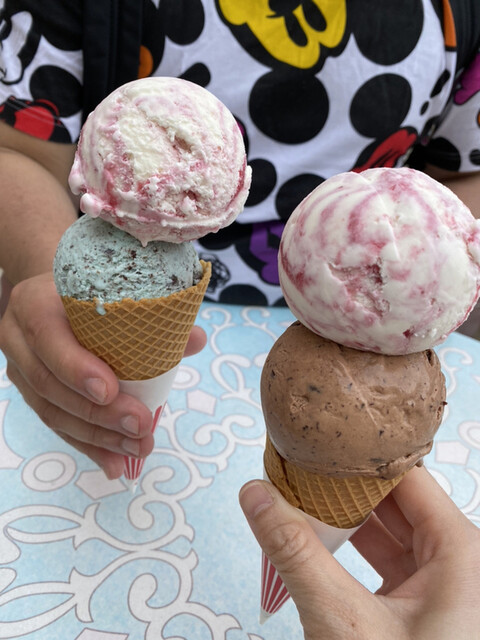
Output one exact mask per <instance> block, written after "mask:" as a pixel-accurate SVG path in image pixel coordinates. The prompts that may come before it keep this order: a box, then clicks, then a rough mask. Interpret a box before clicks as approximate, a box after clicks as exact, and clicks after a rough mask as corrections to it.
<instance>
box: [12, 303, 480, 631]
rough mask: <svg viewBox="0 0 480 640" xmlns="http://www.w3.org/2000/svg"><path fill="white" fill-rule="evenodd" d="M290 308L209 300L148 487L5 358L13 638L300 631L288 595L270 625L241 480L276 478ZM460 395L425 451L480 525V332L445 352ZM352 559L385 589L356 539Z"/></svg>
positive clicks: (151, 461) (163, 426)
mask: <svg viewBox="0 0 480 640" xmlns="http://www.w3.org/2000/svg"><path fill="white" fill-rule="evenodd" d="M292 320H293V317H292V315H291V313H290V312H289V311H288V310H287V309H280V308H279V309H273V308H269V309H267V308H262V307H248V308H242V307H235V306H225V305H222V306H219V305H216V304H213V303H204V304H203V305H202V307H201V310H200V313H199V316H198V319H197V323H198V324H199V325H200V326H202V327H203V328H204V329H205V331H206V332H207V335H208V344H207V347H206V348H205V349H204V350H203V351H202V353H201V354H198V355H196V356H194V357H191V358H188V359H185V360H184V361H183V363H182V364H181V366H180V370H179V374H178V376H177V378H176V381H175V383H174V387H173V389H172V391H171V393H170V396H169V400H168V404H167V406H166V408H165V410H164V413H163V417H162V420H161V423H160V425H159V427H158V428H157V432H156V447H155V450H154V452H153V453H152V455H151V456H150V457H149V458H148V459H147V461H146V463H145V467H144V471H143V474H142V478H141V483H140V485H139V487H138V488H137V491H136V493H135V494H133V495H132V493H131V492H130V491H129V490H127V488H126V486H125V485H124V483H123V482H122V481H121V480H116V481H107V480H106V479H105V478H104V476H103V474H102V473H101V472H100V471H98V470H97V469H96V467H95V465H94V464H93V463H91V462H90V461H89V460H88V459H86V458H85V457H83V456H81V455H80V454H77V453H76V452H75V451H74V450H73V449H71V448H70V447H69V446H68V445H66V444H65V443H64V442H63V441H62V440H60V439H59V438H57V437H56V436H55V435H54V434H53V433H51V432H50V431H49V430H48V429H47V428H46V427H45V426H44V425H43V424H42V423H41V422H40V420H39V419H38V418H37V416H36V415H35V414H34V413H33V412H32V411H31V410H30V409H29V408H28V407H27V406H26V404H25V403H24V402H23V400H22V398H21V396H20V394H19V393H18V392H17V390H16V389H15V387H14V386H13V385H12V384H11V383H10V382H9V380H8V379H7V378H6V375H5V366H6V363H5V358H4V357H3V355H2V354H1V353H0V482H1V486H2V488H3V491H2V499H1V503H0V522H1V526H0V638H25V639H28V640H33V639H34V640H55V639H57V638H58V639H61V640H159V639H160V638H171V639H172V640H180V639H187V640H220V639H226V640H262V639H264V640H281V639H283V638H285V639H288V640H296V639H297V638H298V639H300V638H303V634H302V630H301V626H300V623H299V620H298V615H297V612H296V609H295V606H294V605H293V603H292V602H291V601H289V602H288V603H287V604H286V605H285V606H284V607H283V609H282V610H281V611H280V612H279V613H277V614H276V615H274V616H273V617H272V618H270V619H269V620H268V621H267V622H266V623H265V624H264V625H260V624H259V596H260V558H261V554H260V549H259V547H258V546H257V544H256V542H255V540H254V538H253V535H252V534H251V532H250V529H249V528H248V526H247V524H246V522H245V520H244V517H243V514H242V512H241V510H240V507H239V505H238V500H237V496H238V491H239V489H240V487H241V486H242V485H243V484H244V483H245V482H246V481H248V480H250V479H252V478H256V477H261V476H262V470H263V465H262V454H263V443H264V432H265V426H264V422H263V418H262V414H261V409H260V394H259V378H260V373H261V368H262V366H263V363H264V360H265V357H266V354H267V353H268V351H269V350H270V348H271V346H272V345H273V343H274V341H275V339H276V338H277V337H278V336H279V335H280V334H281V333H282V332H283V331H284V330H285V328H286V327H287V326H288V325H289V324H290V323H291V322H292ZM437 353H438V355H439V357H440V359H441V362H442V367H443V371H444V373H445V376H446V380H447V388H448V398H447V399H448V406H447V408H446V413H445V419H444V422H443V424H442V426H441V427H440V430H439V432H438V435H437V438H436V442H435V445H434V448H433V450H432V452H431V453H430V454H429V455H428V457H427V458H426V460H425V462H426V465H427V467H428V468H429V469H430V471H431V472H432V474H433V475H434V476H435V478H436V479H437V480H438V481H439V482H440V484H441V485H442V486H443V487H444V488H445V490H446V491H447V492H448V493H449V494H450V495H451V497H452V498H453V500H454V501H455V502H456V503H457V505H458V506H459V507H460V508H461V509H462V510H463V511H464V513H465V514H466V515H467V516H468V517H469V518H470V519H471V520H472V521H473V522H475V523H476V524H477V525H478V524H479V523H480V417H479V416H480V413H479V410H478V409H479V406H480V342H476V341H475V340H473V339H471V338H467V337H465V336H462V335H460V334H457V333H455V334H453V335H451V336H450V337H449V338H448V340H447V341H446V342H445V343H444V344H443V345H441V346H440V347H438V348H437ZM336 556H337V558H338V559H339V561H340V562H341V563H342V564H343V565H344V566H345V567H346V568H347V569H348V570H349V571H350V572H351V573H352V574H353V575H354V576H355V577H356V578H357V579H358V580H360V581H361V582H362V583H363V584H364V585H366V586H367V587H368V588H369V589H371V590H375V589H376V588H377V587H378V586H379V584H380V579H379V577H378V576H377V574H376V573H375V572H374V571H373V570H372V569H371V568H370V567H369V566H368V565H367V564H366V563H365V562H364V561H363V559H362V558H361V557H360V556H359V555H358V554H357V553H356V551H355V550H354V549H353V548H352V547H351V545H350V544H349V543H346V544H345V545H344V546H343V547H342V548H341V549H340V550H339V551H338V552H337V553H336Z"/></svg>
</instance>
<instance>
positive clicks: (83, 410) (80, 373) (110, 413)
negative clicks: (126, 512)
mask: <svg viewBox="0 0 480 640" xmlns="http://www.w3.org/2000/svg"><path fill="white" fill-rule="evenodd" d="M204 344H205V334H204V332H203V331H202V330H201V329H200V328H199V327H195V328H194V330H193V331H192V334H191V336H190V340H189V343H188V345H187V349H186V351H185V355H193V354H194V353H197V352H198V351H200V350H201V349H202V348H203V346H204ZM0 350H1V351H3V353H4V355H5V357H6V359H7V376H8V377H9V378H10V380H11V381H12V382H13V383H14V384H15V385H16V386H17V387H18V389H19V390H20V392H21V393H22V395H23V397H24V399H25V401H26V402H27V404H29V405H30V406H31V407H32V409H33V410H34V411H35V412H36V413H37V414H38V416H39V417H40V419H41V420H42V421H43V422H44V423H45V424H46V425H47V426H48V427H50V428H51V429H52V430H53V431H55V432H56V433H57V434H58V435H59V436H60V437H62V438H63V439H64V440H66V441H67V442H68V443H69V444H71V445H72V446H73V447H75V448H76V449H77V450H78V451H80V452H82V453H84V454H86V455H87V456H88V457H89V458H90V459H91V460H93V461H94V462H95V463H96V464H98V465H99V466H100V467H101V468H102V469H103V470H104V472H105V474H106V475H107V477H108V478H110V479H113V478H118V477H120V476H121V475H122V473H123V465H124V461H123V456H124V455H129V456H131V455H134V456H138V457H142V458H143V457H145V456H147V455H148V454H149V453H151V451H152V449H153V445H154V440H153V435H152V433H151V427H152V414H151V412H150V410H149V409H147V407H146V406H145V405H144V404H142V403H141V402H140V401H139V400H137V399H136V398H134V397H132V396H130V395H127V394H125V393H120V392H119V385H118V380H117V378H116V376H115V374H114V373H113V371H112V370H111V369H110V367H108V365H106V364H105V363H104V362H103V361H102V360H100V359H99V358H97V357H96V356H94V355H93V354H91V353H89V352H88V351H87V350H86V349H84V348H83V347H82V346H80V344H79V343H78V342H77V340H76V338H75V336H74V335H73V333H72V331H71V329H70V325H69V323H68V320H67V317H66V315H65V312H64V309H63V305H62V302H61V300H60V297H59V296H58V294H57V291H56V289H55V284H54V282H53V277H52V275H51V274H43V275H40V276H35V277H33V278H29V279H27V280H24V281H23V282H20V283H19V284H18V285H17V286H16V287H14V289H13V290H12V293H11V296H10V301H9V304H8V307H7V310H6V312H5V314H4V316H3V318H2V319H1V321H0Z"/></svg>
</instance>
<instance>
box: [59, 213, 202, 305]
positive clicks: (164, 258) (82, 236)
mask: <svg viewBox="0 0 480 640" xmlns="http://www.w3.org/2000/svg"><path fill="white" fill-rule="evenodd" d="M53 272H54V279H55V285H56V287H57V291H58V293H59V294H60V295H61V296H70V297H72V298H76V299H77V300H87V301H88V300H90V301H91V300H95V301H96V302H97V310H98V311H99V312H100V313H101V312H102V304H103V303H110V302H119V301H121V300H123V299H125V298H129V299H132V300H141V299H144V298H160V297H165V296H168V295H170V294H172V293H175V292H177V291H182V290H183V289H187V288H188V287H191V286H193V285H195V284H197V283H198V282H199V281H200V279H201V278H202V274H203V270H202V266H201V264H200V261H199V259H198V257H197V254H196V251H195V249H194V247H193V245H192V244H191V243H190V242H183V243H170V242H150V243H149V244H148V245H147V246H145V247H144V246H142V244H141V242H140V241H139V240H137V239H136V238H134V237H133V236H131V235H130V234H128V233H126V232H125V231H122V230H121V229H118V228H117V227H114V226H113V225H111V224H109V223H108V222H105V221H104V220H102V219H101V218H90V217H89V216H82V217H81V218H79V219H78V220H77V221H76V222H74V223H73V224H72V225H71V226H70V227H69V228H68V229H67V230H66V232H65V233H64V235H63V236H62V238H61V240H60V242H59V245H58V248H57V252H56V255H55V259H54V265H53Z"/></svg>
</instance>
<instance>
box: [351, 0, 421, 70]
mask: <svg viewBox="0 0 480 640" xmlns="http://www.w3.org/2000/svg"><path fill="white" fill-rule="evenodd" d="M347 15H348V25H349V28H350V29H351V31H352V33H353V34H354V36H355V40H356V41H357V44H358V48H359V49H360V51H361V52H362V53H363V55H364V56H365V57H366V58H368V59H369V60H372V61H373V62H377V63H378V64H385V65H388V64H395V63H397V62H400V61H401V60H404V59H405V58H406V57H407V56H408V55H409V54H410V53H411V52H412V51H413V50H414V48H415V45H416V44H417V42H418V39H419V37H420V34H421V33H422V28H423V3H422V2H419V1H418V0H395V2H389V3H388V10H385V11H383V10H381V9H379V8H378V0H353V2H349V3H348V12H347Z"/></svg>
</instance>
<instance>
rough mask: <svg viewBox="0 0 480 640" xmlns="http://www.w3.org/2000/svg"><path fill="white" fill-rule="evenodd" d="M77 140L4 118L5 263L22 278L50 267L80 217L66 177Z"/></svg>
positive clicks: (1, 255)
mask: <svg viewBox="0 0 480 640" xmlns="http://www.w3.org/2000/svg"><path fill="white" fill-rule="evenodd" d="M74 152H75V145H73V144H71V145H63V144H57V143H52V142H46V141H44V140H38V139H36V138H33V137H32V136H29V135H27V134H24V133H21V132H19V131H16V130H14V129H12V128H11V127H9V126H8V125H6V124H4V123H2V122H0V191H1V193H2V198H1V202H0V266H1V267H2V268H3V269H4V271H5V273H6V275H7V277H8V279H9V280H10V281H11V282H12V283H13V284H16V283H17V282H19V281H21V280H24V279H26V278H29V277H31V276H34V275H37V274H40V273H43V272H46V271H50V270H51V265H52V259H53V256H54V253H55V249H56V246H57V244H58V240H59V239H60V236H61V235H62V233H63V232H64V230H65V229H66V228H67V227H68V226H69V225H70V224H71V223H72V222H73V221H74V220H75V219H76V215H77V214H76V207H75V205H74V201H73V199H72V197H71V196H70V195H69V190H68V184H67V178H68V173H69V171H70V167H71V164H72V162H73V155H74Z"/></svg>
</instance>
